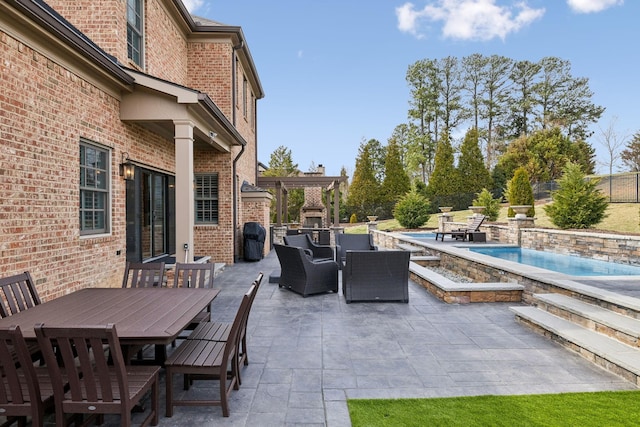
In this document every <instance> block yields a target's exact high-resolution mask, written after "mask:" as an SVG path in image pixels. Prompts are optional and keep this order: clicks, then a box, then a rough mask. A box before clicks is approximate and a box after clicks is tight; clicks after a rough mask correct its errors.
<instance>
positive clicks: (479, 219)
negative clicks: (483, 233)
mask: <svg viewBox="0 0 640 427" xmlns="http://www.w3.org/2000/svg"><path fill="white" fill-rule="evenodd" d="M485 218H486V217H485V216H484V215H477V216H476V217H474V218H473V221H472V222H471V224H469V225H468V226H467V227H461V228H457V229H455V230H451V231H436V240H438V237H440V241H444V236H445V235H448V236H451V237H452V238H454V239H456V240H460V239H462V240H463V241H465V240H467V237H468V236H469V234H471V233H477V232H478V231H479V230H480V226H481V225H482V223H483V222H484V220H485Z"/></svg>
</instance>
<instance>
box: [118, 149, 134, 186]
mask: <svg viewBox="0 0 640 427" xmlns="http://www.w3.org/2000/svg"><path fill="white" fill-rule="evenodd" d="M135 172H136V165H134V164H133V163H132V162H131V159H129V153H122V163H120V176H121V177H123V178H124V179H125V181H133V178H134V177H135Z"/></svg>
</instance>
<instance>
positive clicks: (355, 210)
mask: <svg viewBox="0 0 640 427" xmlns="http://www.w3.org/2000/svg"><path fill="white" fill-rule="evenodd" d="M379 202H380V183H379V182H378V180H377V179H376V175H375V170H374V165H373V162H372V159H371V148H370V146H369V145H368V144H366V143H364V142H362V143H361V144H360V148H359V149H358V158H357V159H356V169H355V171H354V172H353V180H352V181H351V185H350V186H349V195H348V196H347V206H348V208H349V209H350V210H351V213H352V214H356V216H357V218H358V219H359V220H363V219H364V218H365V217H366V216H368V215H377V213H376V212H377V211H378V203H379Z"/></svg>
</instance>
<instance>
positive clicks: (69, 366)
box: [35, 324, 160, 427]
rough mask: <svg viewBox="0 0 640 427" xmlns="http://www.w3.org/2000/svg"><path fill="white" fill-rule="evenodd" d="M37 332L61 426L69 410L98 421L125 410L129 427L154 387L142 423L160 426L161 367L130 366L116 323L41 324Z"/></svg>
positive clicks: (123, 417) (123, 421)
mask: <svg viewBox="0 0 640 427" xmlns="http://www.w3.org/2000/svg"><path fill="white" fill-rule="evenodd" d="M35 332H36V336H37V338H38V344H39V345H40V348H41V349H42V353H43V355H44V358H45V361H46V364H47V369H48V372H49V376H50V377H51V381H52V384H53V391H54V402H55V413H56V425H57V426H62V425H64V418H65V414H90V415H92V416H93V415H95V416H97V417H98V419H101V418H102V416H103V415H104V414H120V425H121V426H124V427H129V426H130V425H131V410H132V409H133V407H134V405H136V404H139V403H140V401H141V400H142V398H143V397H144V396H145V394H146V393H147V392H148V391H151V410H150V411H149V414H148V415H147V417H146V418H145V419H144V421H143V422H142V425H144V426H146V425H149V423H151V425H157V424H158V373H159V371H160V367H158V366H130V365H129V366H128V365H126V364H125V360H124V358H123V356H122V349H121V347H120V340H119V339H118V334H117V332H116V327H115V325H113V324H109V325H106V326H87V327H78V328H56V327H48V326H45V325H43V324H38V325H36V327H35ZM54 346H55V347H54ZM54 348H55V351H54ZM65 377H66V378H67V379H68V383H69V389H68V391H65V387H64V381H63V378H65ZM89 422H90V420H87V422H85V424H84V425H87V424H88V423H89Z"/></svg>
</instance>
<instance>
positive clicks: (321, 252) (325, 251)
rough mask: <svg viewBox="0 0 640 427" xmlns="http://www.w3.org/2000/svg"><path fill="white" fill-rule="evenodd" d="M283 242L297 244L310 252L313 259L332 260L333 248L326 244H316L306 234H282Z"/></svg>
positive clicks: (289, 244)
mask: <svg viewBox="0 0 640 427" xmlns="http://www.w3.org/2000/svg"><path fill="white" fill-rule="evenodd" d="M283 238H284V244H285V245H287V246H297V247H299V248H302V249H305V250H307V251H309V252H310V253H311V256H312V257H313V260H314V261H319V260H327V259H330V260H333V248H332V247H331V246H326V245H318V244H315V243H314V242H313V240H311V237H310V236H309V235H308V234H299V235H297V236H284V237H283Z"/></svg>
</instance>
